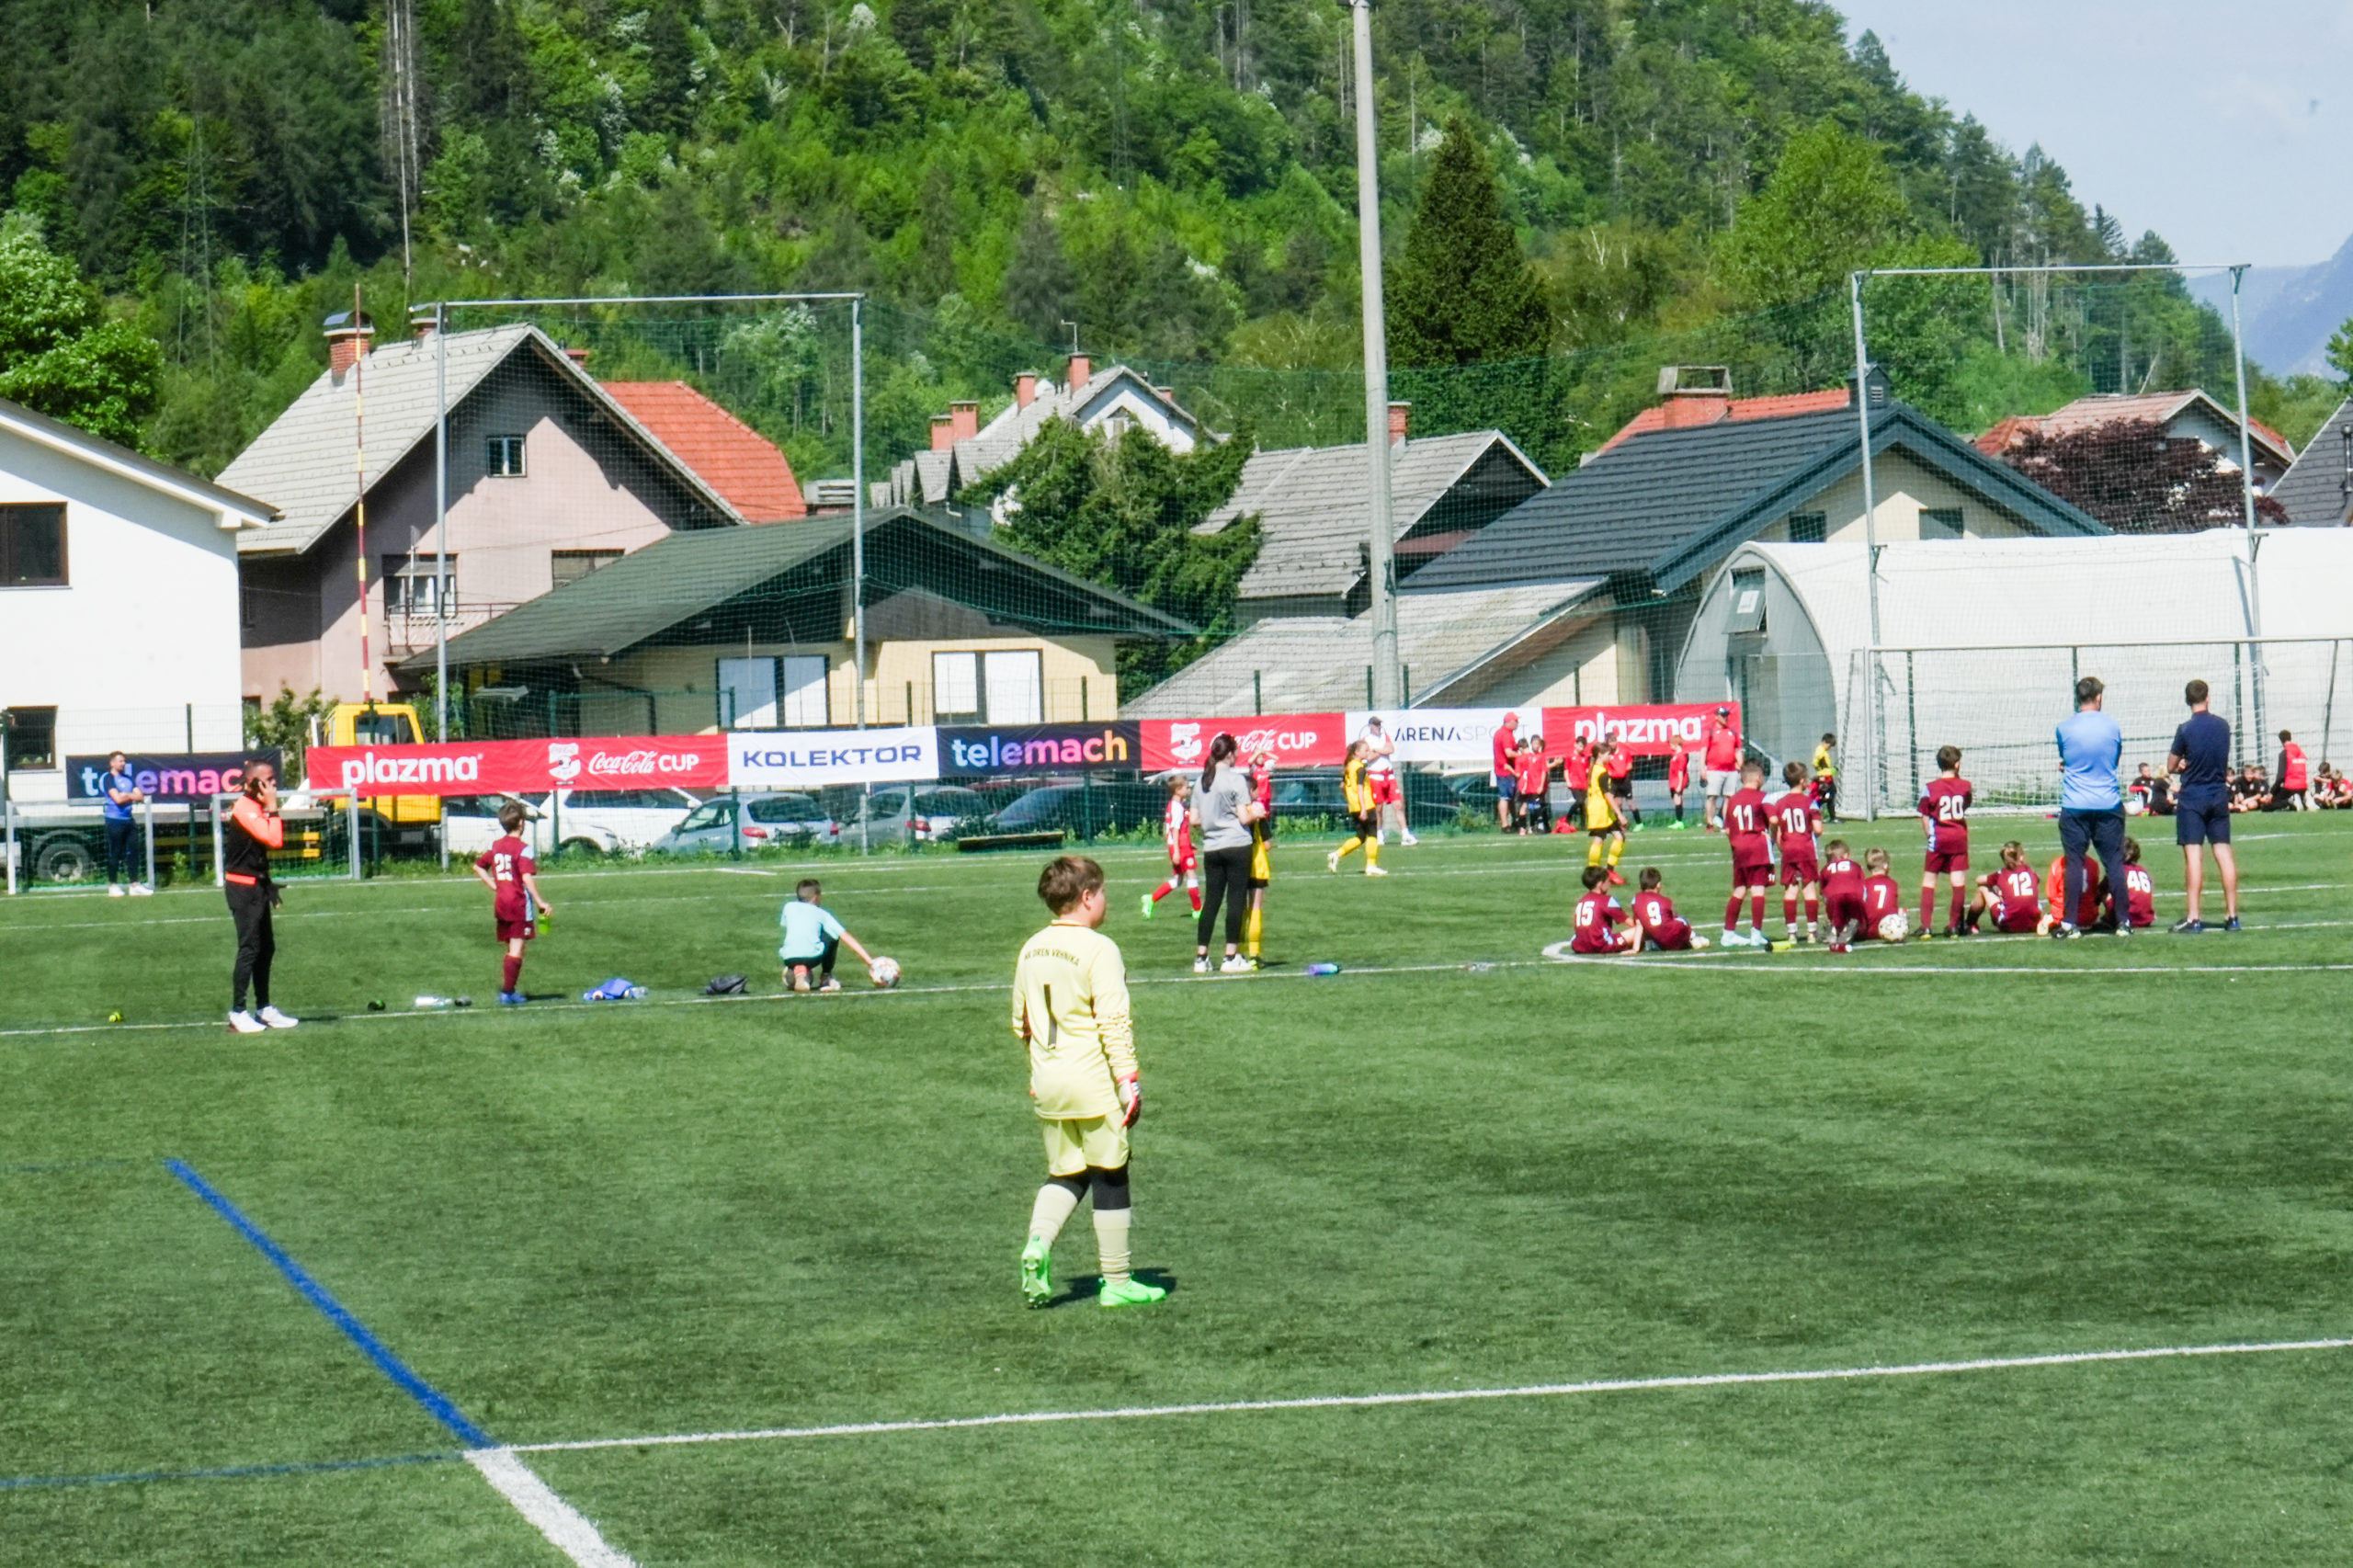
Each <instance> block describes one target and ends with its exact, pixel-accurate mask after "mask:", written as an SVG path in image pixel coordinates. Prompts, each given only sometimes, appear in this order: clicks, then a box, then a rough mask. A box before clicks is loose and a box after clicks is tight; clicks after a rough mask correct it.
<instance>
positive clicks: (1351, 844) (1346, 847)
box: [1332, 838, 1372, 860]
mask: <svg viewBox="0 0 2353 1568" xmlns="http://www.w3.org/2000/svg"><path fill="white" fill-rule="evenodd" d="M1358 849H1362V850H1363V851H1364V852H1365V854H1366V856H1367V857H1368V858H1370V856H1371V854H1372V848H1371V846H1370V845H1368V844H1366V843H1365V841H1364V840H1363V839H1361V838H1351V839H1349V840H1348V841H1347V843H1346V844H1343V845H1341V846H1340V852H1339V853H1338V854H1337V855H1335V856H1333V857H1332V858H1333V859H1335V860H1345V859H1347V858H1348V857H1349V856H1351V855H1353V854H1355V853H1356V852H1357V851H1358Z"/></svg>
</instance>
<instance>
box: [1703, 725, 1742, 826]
mask: <svg viewBox="0 0 2353 1568" xmlns="http://www.w3.org/2000/svg"><path fill="white" fill-rule="evenodd" d="M1741 755H1742V753H1741V744H1740V726H1739V725H1737V724H1735V723H1733V722H1732V708H1731V706H1730V704H1726V705H1725V706H1723V707H1721V708H1719V709H1717V710H1716V712H1715V717H1713V718H1711V719H1710V720H1709V721H1708V723H1707V727H1706V729H1704V730H1703V731H1702V732H1701V733H1700V736H1699V765H1700V768H1701V770H1702V772H1703V773H1704V774H1705V776H1706V782H1707V794H1706V796H1705V797H1704V799H1703V802H1702V804H1701V806H1700V815H1701V817H1702V819H1703V821H1702V825H1703V826H1705V827H1706V828H1707V829H1708V831H1709V832H1711V833H1713V832H1714V831H1715V830H1716V829H1717V828H1718V827H1719V826H1721V825H1722V823H1723V820H1724V801H1727V800H1729V799H1730V798H1731V797H1732V793H1733V790H1737V789H1739V788H1740V762H1741Z"/></svg>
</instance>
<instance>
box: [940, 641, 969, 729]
mask: <svg viewBox="0 0 2353 1568" xmlns="http://www.w3.org/2000/svg"><path fill="white" fill-rule="evenodd" d="M931 716H932V717H933V718H934V719H935V720H938V721H940V722H955V721H959V720H961V721H963V722H967V723H974V724H977V723H979V722H980V719H981V656H980V655H979V654H978V653H934V654H933V655H932V656H931Z"/></svg>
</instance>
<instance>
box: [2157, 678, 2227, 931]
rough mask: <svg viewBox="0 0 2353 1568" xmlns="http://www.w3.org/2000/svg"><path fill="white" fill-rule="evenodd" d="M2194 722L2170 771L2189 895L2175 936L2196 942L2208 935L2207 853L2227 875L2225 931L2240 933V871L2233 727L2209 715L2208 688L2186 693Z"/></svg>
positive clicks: (2180, 735)
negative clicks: (2204, 904) (2204, 916)
mask: <svg viewBox="0 0 2353 1568" xmlns="http://www.w3.org/2000/svg"><path fill="white" fill-rule="evenodd" d="M2181 697H2182V700H2183V701H2185V702H2187V703H2188V704H2189V717H2188V718H2187V719H2185V720H2183V721H2182V722H2181V728H2180V729H2178V730H2176V731H2175V732H2174V733H2173V751H2172V754H2171V755H2170V756H2167V757H2166V758H2165V771H2166V772H2168V773H2178V774H2180V775H2181V792H2180V794H2179V795H2178V796H2177V798H2176V800H2175V802H2174V818H2173V836H2174V842H2175V843H2177V844H2178V845H2180V846H2181V863H2182V881H2183V885H2184V887H2185V889H2186V891H2187V892H2188V901H2187V902H2188V905H2189V907H2188V911H2187V912H2186V913H2187V915H2188V917H2187V918H2186V919H2184V920H2183V921H2182V922H2181V923H2180V924H2179V925H2177V926H2175V927H2174V930H2175V931H2176V932H2177V933H2178V934H2179V935H2181V936H2184V937H2194V936H2196V935H2198V933H2199V932H2200V931H2203V930H2204V929H2206V923H2205V922H2204V921H2203V920H2201V919H2200V918H2199V901H2200V899H2201V898H2202V897H2204V895H2205V892H2206V848H2205V846H2207V845H2209V844H2211V845H2212V846H2214V864H2215V866H2216V867H2218V868H2219V869H2221V870H2222V908H2223V912H2224V914H2225V915H2227V916H2228V918H2226V919H2225V920H2224V921H2223V922H2222V929H2223V930H2225V931H2235V930H2237V929H2238V928H2239V867H2238V862H2237V860H2235V859H2234V858H2232V854H2231V723H2230V721H2229V720H2227V719H2224V718H2221V717H2219V716H2218V715H2216V714H2212V713H2210V712H2208V711H2207V710H2206V683H2205V682H2204V681H2202V680H2194V681H2191V682H2190V683H2189V684H2188V686H2187V687H2184V688H2183V689H2182V693H2181Z"/></svg>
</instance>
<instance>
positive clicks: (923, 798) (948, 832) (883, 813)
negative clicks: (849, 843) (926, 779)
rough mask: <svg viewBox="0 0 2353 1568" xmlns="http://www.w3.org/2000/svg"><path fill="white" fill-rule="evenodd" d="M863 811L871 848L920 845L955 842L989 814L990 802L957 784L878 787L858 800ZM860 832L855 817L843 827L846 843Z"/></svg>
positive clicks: (866, 833)
mask: <svg viewBox="0 0 2353 1568" xmlns="http://www.w3.org/2000/svg"><path fill="white" fill-rule="evenodd" d="M858 806H859V807H860V808H862V811H863V817H864V830H863V831H864V833H865V835H866V842H868V843H870V844H904V843H906V842H908V841H909V840H913V841H914V842H915V843H917V844H926V843H929V842H931V841H933V840H935V839H943V838H951V837H953V836H955V835H957V834H958V833H959V832H963V831H969V830H970V829H972V827H973V826H975V825H976V824H979V823H980V822H982V821H983V819H984V818H986V817H987V815H988V814H989V803H988V801H987V800H986V799H985V798H984V797H983V796H982V795H981V794H980V793H979V792H978V791H977V790H967V789H964V788H962V787H961V786H959V785H954V784H913V785H910V784H891V785H877V786H876V787H875V790H874V792H873V793H872V794H871V795H862V796H860V797H858ZM859 832H860V827H859V819H858V816H857V815H852V816H851V817H850V820H849V821H848V822H847V823H846V824H844V825H843V827H842V836H843V837H844V838H845V839H855V838H857V837H858V835H859Z"/></svg>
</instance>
